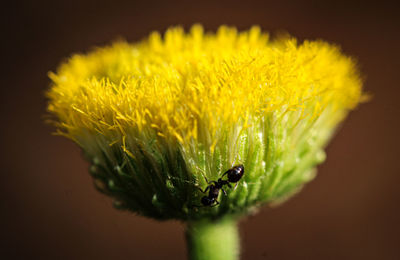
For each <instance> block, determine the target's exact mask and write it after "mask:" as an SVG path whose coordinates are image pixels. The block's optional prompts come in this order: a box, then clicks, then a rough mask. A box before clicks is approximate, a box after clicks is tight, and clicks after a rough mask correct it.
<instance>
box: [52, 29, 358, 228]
mask: <svg viewBox="0 0 400 260" xmlns="http://www.w3.org/2000/svg"><path fill="white" fill-rule="evenodd" d="M50 77H51V79H52V81H53V84H52V87H51V89H50V90H49V91H48V97H49V99H50V101H49V106H48V110H49V111H50V113H52V114H53V115H54V116H55V118H56V119H55V122H56V126H57V129H58V130H57V131H58V133H59V134H61V135H65V136H67V137H68V138H70V139H72V140H74V141H75V142H76V143H77V144H79V145H80V146H81V148H82V149H83V151H84V153H85V155H86V157H87V158H88V160H89V161H90V162H91V164H92V166H91V172H92V174H93V176H94V178H95V184H96V186H97V187H98V188H99V190H101V191H102V192H104V193H106V194H108V195H110V196H112V197H114V198H115V200H116V206H119V207H123V208H127V209H130V210H132V211H135V212H138V213H139V214H142V215H146V216H151V217H154V218H159V219H169V218H175V219H181V220H191V219H198V218H202V217H220V216H222V215H225V214H240V213H243V212H247V211H249V210H251V209H253V208H255V207H256V206H257V205H259V204H260V203H265V202H274V201H277V200H279V199H283V198H285V197H288V195H290V194H292V193H293V192H294V191H296V190H298V189H299V188H300V187H301V186H302V185H303V184H304V183H305V182H307V181H309V180H311V179H312V178H313V176H314V167H315V165H316V164H318V163H320V162H322V161H323V159H324V152H323V148H324V146H325V145H326V143H327V141H328V140H329V139H330V137H331V135H332V133H333V132H334V130H335V128H336V126H337V125H338V123H339V122H340V121H341V120H342V119H343V118H344V117H345V116H346V115H347V113H348V111H349V110H350V109H352V108H354V107H355V106H356V105H357V104H358V103H359V101H360V98H361V96H362V91H361V80H360V77H359V73H358V71H357V69H356V67H355V62H354V61H353V60H352V59H351V58H349V57H346V56H344V55H342V54H341V52H340V50H339V48H338V47H336V46H332V45H330V44H328V43H325V42H322V41H316V42H309V41H305V42H303V43H302V44H298V43H297V41H296V40H295V39H293V38H279V39H276V40H270V39H269V36H268V34H265V33H262V32H261V31H260V29H259V28H258V27H253V28H251V29H250V30H249V31H245V32H237V31H236V29H234V28H230V27H226V26H222V27H220V28H219V30H218V31H217V33H216V34H212V33H205V32H203V28H202V27H201V26H198V25H195V26H193V27H192V28H191V30H190V32H189V33H185V32H184V30H183V29H182V28H180V27H176V28H171V29H169V30H168V31H167V32H166V33H165V35H164V37H161V36H160V34H159V33H157V32H155V33H152V34H151V35H150V36H149V37H148V38H147V39H145V40H143V41H141V42H139V43H136V44H128V43H126V42H116V43H114V44H112V45H111V46H109V47H103V48H98V49H95V50H94V51H92V52H90V53H88V54H85V55H74V56H72V57H71V58H70V59H69V60H68V61H67V62H66V63H64V64H62V65H61V66H60V68H59V69H58V71H57V72H56V73H50ZM237 164H242V165H244V168H245V174H244V176H243V178H242V179H241V180H240V181H239V182H238V186H237V188H236V189H233V188H232V189H230V188H228V189H227V190H226V191H227V196H225V195H223V194H221V195H220V196H219V198H218V201H219V202H220V204H219V205H218V206H215V207H201V206H200V205H201V203H200V200H201V197H202V196H204V195H203V194H202V193H201V192H200V191H199V188H202V189H204V188H205V187H207V185H208V184H207V182H206V178H207V179H208V180H217V179H218V178H219V177H221V175H222V173H224V172H225V171H226V170H228V169H229V168H231V167H232V166H233V165H237ZM205 177H206V178H205Z"/></svg>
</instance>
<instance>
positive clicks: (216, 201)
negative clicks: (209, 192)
mask: <svg viewBox="0 0 400 260" xmlns="http://www.w3.org/2000/svg"><path fill="white" fill-rule="evenodd" d="M215 203H216V204H214V205H212V206H211V207H215V206H218V205H219V201H218V200H215Z"/></svg>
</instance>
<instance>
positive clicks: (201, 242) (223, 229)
mask: <svg viewBox="0 0 400 260" xmlns="http://www.w3.org/2000/svg"><path fill="white" fill-rule="evenodd" d="M186 241H187V245H188V255H189V259H190V260H206V259H207V260H220V259H221V260H222V259H223V260H237V259H238V258H239V250H240V245H239V231H238V225H237V219H233V218H225V219H222V220H216V221H210V220H207V221H195V222H189V223H188V225H187V229H186Z"/></svg>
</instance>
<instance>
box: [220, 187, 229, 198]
mask: <svg viewBox="0 0 400 260" xmlns="http://www.w3.org/2000/svg"><path fill="white" fill-rule="evenodd" d="M221 190H222V191H223V192H224V194H225V196H228V194H227V193H226V191H225V190H224V189H222V188H221Z"/></svg>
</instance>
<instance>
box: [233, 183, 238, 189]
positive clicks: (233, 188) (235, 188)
mask: <svg viewBox="0 0 400 260" xmlns="http://www.w3.org/2000/svg"><path fill="white" fill-rule="evenodd" d="M238 184H239V182H236V184H235V187H233V190H236V188H237V186H238Z"/></svg>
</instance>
